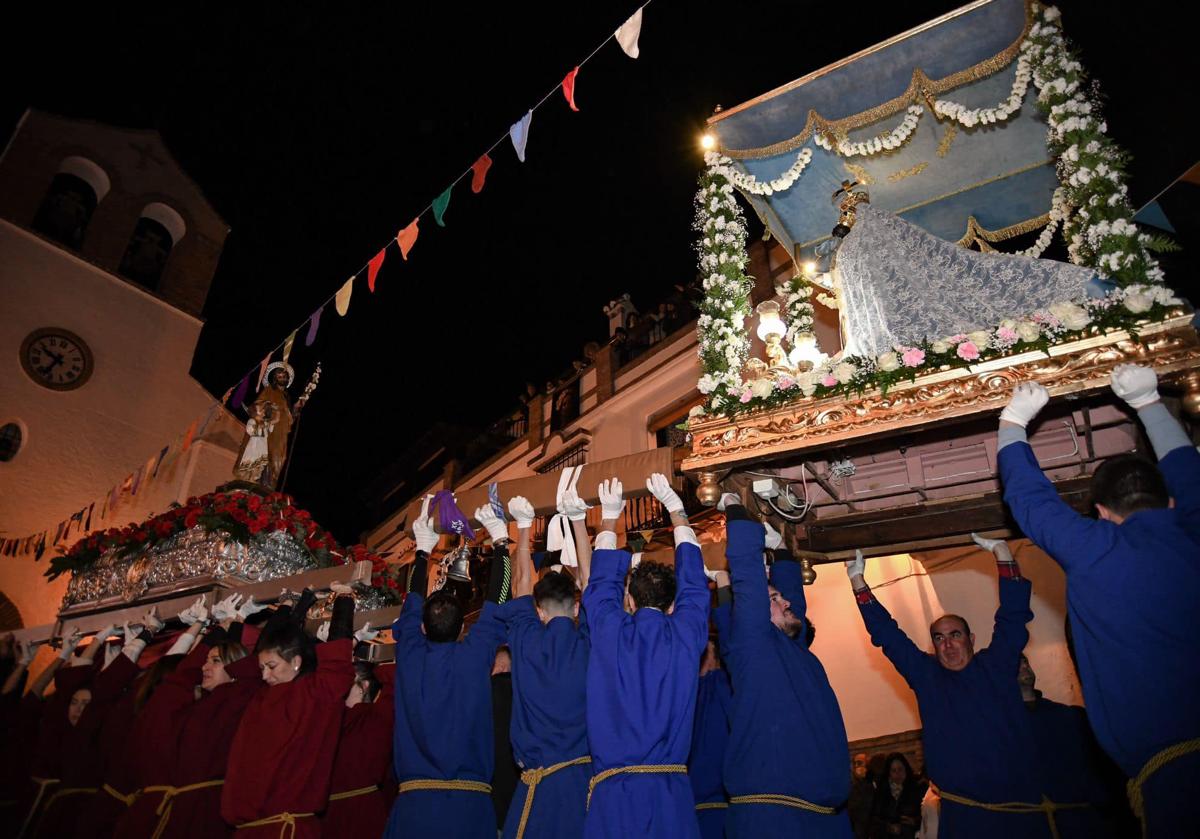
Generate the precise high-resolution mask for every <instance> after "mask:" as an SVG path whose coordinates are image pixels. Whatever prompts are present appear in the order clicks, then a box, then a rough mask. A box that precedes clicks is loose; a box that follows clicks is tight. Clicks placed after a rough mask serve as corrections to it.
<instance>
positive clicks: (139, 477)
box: [129, 466, 146, 495]
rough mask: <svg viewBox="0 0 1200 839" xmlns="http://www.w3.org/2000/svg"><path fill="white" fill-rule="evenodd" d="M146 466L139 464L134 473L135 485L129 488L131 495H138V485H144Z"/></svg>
mask: <svg viewBox="0 0 1200 839" xmlns="http://www.w3.org/2000/svg"><path fill="white" fill-rule="evenodd" d="M145 468H146V467H144V466H139V467H138V470H137V471H136V472H134V473H133V486H132V487H130V488H129V494H130V495H137V491H138V487H140V486H141V485H142V470H143V469H145Z"/></svg>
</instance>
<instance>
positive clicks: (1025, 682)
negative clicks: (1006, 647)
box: [1017, 656, 1037, 688]
mask: <svg viewBox="0 0 1200 839" xmlns="http://www.w3.org/2000/svg"><path fill="white" fill-rule="evenodd" d="M1036 683H1037V673H1034V672H1033V668H1032V667H1030V666H1029V659H1027V658H1026V657H1025V656H1021V663H1020V664H1019V665H1018V666H1017V684H1019V685H1020V686H1021V687H1023V688H1031V687H1033V686H1034V685H1035V684H1036Z"/></svg>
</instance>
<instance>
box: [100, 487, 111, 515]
mask: <svg viewBox="0 0 1200 839" xmlns="http://www.w3.org/2000/svg"><path fill="white" fill-rule="evenodd" d="M111 497H112V493H111V492H110V493H108V494H107V495H105V496H104V504H103V505H102V506H101V507H100V521H104V520H105V519H106V518H108V499H109V498H111Z"/></svg>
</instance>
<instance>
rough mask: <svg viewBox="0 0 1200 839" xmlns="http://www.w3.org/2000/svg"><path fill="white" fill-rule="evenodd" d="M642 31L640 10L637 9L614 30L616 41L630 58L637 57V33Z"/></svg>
mask: <svg viewBox="0 0 1200 839" xmlns="http://www.w3.org/2000/svg"><path fill="white" fill-rule="evenodd" d="M641 33H642V10H641V9H638V10H637V11H636V12H634V13H633V14H632V15H630V16H629V20H627V21H625V22H624V23H622V24H621V28H620V29H618V30H617V31H616V36H617V43H618V44H620V45H621V49H622V50H624V51H625V54H626V55H627V56H629V57H630V58H637V57H638V35H640V34H641Z"/></svg>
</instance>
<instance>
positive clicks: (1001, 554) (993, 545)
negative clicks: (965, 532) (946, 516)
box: [971, 533, 1013, 562]
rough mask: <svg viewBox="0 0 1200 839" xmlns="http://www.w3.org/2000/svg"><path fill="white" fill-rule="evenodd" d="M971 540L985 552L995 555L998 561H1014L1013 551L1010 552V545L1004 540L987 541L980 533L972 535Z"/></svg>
mask: <svg viewBox="0 0 1200 839" xmlns="http://www.w3.org/2000/svg"><path fill="white" fill-rule="evenodd" d="M971 538H972V539H973V540H974V541H975V544H976V545H978V546H979V547H981V548H983V549H984V550H985V551H990V552H992V553H994V554H995V555H996V558H997V559H1000V560H1003V561H1004V562H1012V561H1013V555H1012V551H1011V550H1009V548H1008V543H1007V542H1005V541H1004V540H1003V539H985V538H983V537H982V536H980V535H979V534H978V533H972V534H971Z"/></svg>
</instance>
